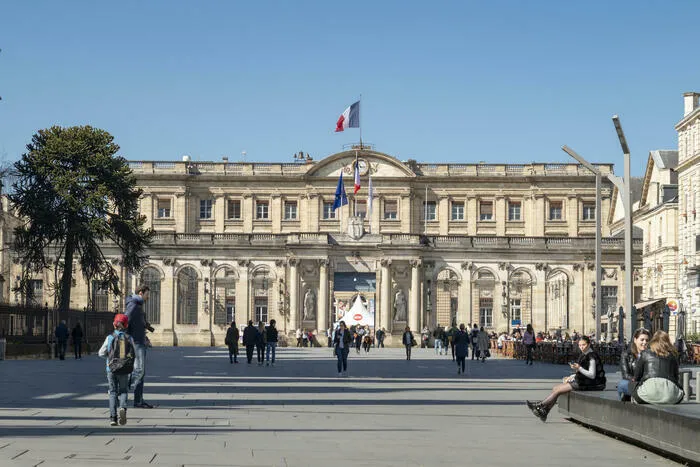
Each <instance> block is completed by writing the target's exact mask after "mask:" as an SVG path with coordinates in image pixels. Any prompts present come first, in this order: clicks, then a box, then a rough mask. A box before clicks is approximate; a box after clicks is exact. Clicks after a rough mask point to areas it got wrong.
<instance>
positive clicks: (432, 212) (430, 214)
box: [424, 201, 437, 221]
mask: <svg viewBox="0 0 700 467" xmlns="http://www.w3.org/2000/svg"><path fill="white" fill-rule="evenodd" d="M436 206H437V205H436V203H435V201H428V202H427V203H425V213H424V215H425V218H426V220H428V221H434V220H435V219H437V215H436V212H437V210H436Z"/></svg>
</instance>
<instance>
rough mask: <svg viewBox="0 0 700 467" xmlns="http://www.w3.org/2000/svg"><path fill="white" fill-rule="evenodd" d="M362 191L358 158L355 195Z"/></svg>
mask: <svg viewBox="0 0 700 467" xmlns="http://www.w3.org/2000/svg"><path fill="white" fill-rule="evenodd" d="M358 191H360V167H359V165H358V163H357V158H355V191H353V194H354V195H356V194H357V192H358Z"/></svg>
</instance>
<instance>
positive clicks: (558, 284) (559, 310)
mask: <svg viewBox="0 0 700 467" xmlns="http://www.w3.org/2000/svg"><path fill="white" fill-rule="evenodd" d="M545 287H546V288H547V305H546V306H547V310H546V317H545V319H546V321H547V323H546V327H545V330H546V331H551V330H557V329H569V276H567V275H566V273H564V272H563V271H554V272H553V273H551V274H550V275H549V276H548V277H547V283H546V285H545Z"/></svg>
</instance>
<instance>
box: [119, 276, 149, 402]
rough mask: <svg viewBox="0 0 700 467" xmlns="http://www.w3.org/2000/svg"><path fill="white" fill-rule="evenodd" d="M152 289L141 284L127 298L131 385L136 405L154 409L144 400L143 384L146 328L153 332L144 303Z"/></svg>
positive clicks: (144, 376)
mask: <svg viewBox="0 0 700 467" xmlns="http://www.w3.org/2000/svg"><path fill="white" fill-rule="evenodd" d="M150 291H151V289H150V288H149V287H148V286H147V285H141V286H139V288H138V289H136V294H135V295H131V296H130V297H127V298H126V313H125V314H126V316H127V318H129V335H130V336H131V338H132V339H133V340H134V352H135V354H136V360H135V361H134V372H133V373H132V374H131V385H132V386H133V387H134V407H136V408H139V409H152V408H153V406H152V405H151V404H149V403H147V402H146V401H144V400H143V386H144V380H145V378H146V329H148V330H149V331H151V332H153V327H152V326H151V325H150V324H149V323H148V322H147V321H146V315H145V314H144V312H143V305H144V303H146V301H148V297H149V295H150Z"/></svg>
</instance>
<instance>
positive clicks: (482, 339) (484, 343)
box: [476, 326, 490, 363]
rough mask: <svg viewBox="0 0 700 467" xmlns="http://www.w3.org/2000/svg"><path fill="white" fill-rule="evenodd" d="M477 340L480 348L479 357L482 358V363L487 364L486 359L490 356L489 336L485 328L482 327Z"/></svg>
mask: <svg viewBox="0 0 700 467" xmlns="http://www.w3.org/2000/svg"><path fill="white" fill-rule="evenodd" d="M476 340H477V346H478V347H479V357H481V363H486V357H488V356H489V353H490V352H489V344H490V342H489V335H488V334H487V333H486V331H484V327H483V326H482V327H481V329H479V333H478V334H477V337H476Z"/></svg>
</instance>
